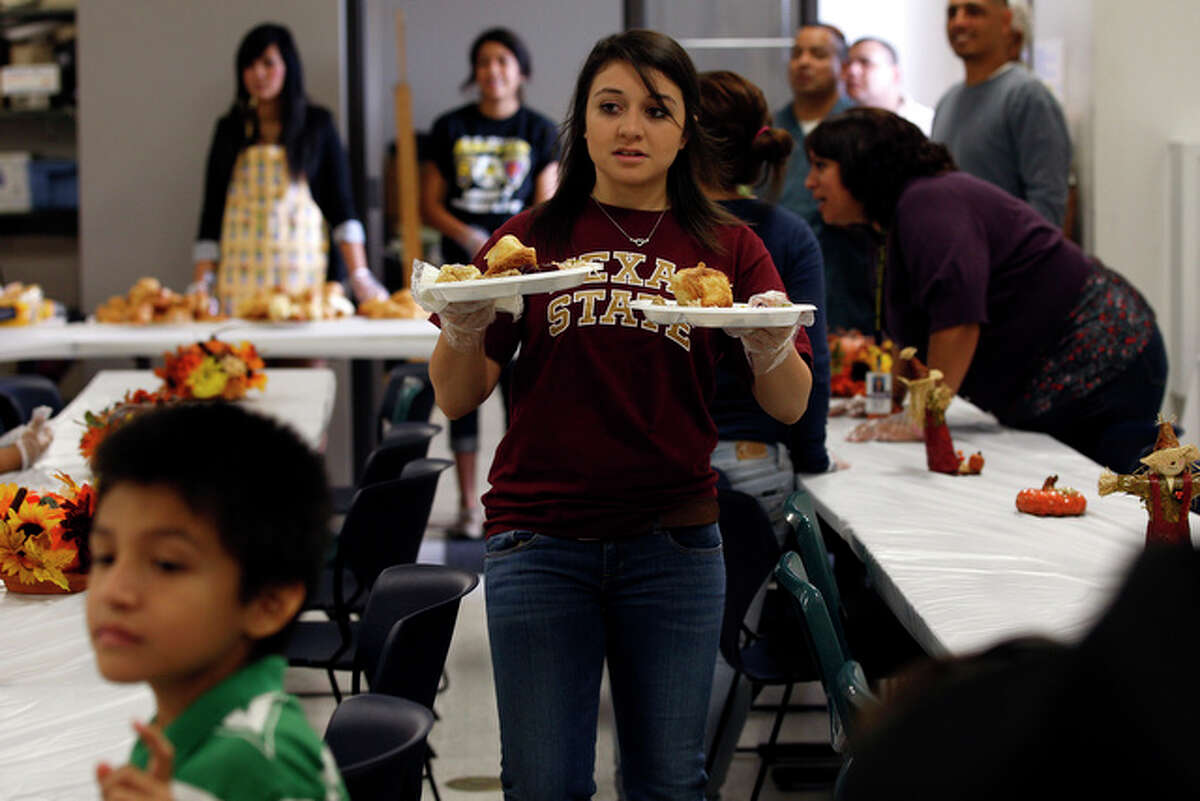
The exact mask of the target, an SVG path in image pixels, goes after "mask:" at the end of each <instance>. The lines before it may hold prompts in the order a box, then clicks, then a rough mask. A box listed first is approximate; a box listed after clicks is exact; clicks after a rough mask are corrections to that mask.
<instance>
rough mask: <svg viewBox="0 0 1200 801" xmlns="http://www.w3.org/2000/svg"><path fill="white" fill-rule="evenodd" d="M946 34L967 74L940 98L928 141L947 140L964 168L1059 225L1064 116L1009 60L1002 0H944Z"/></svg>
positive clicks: (1065, 167) (1066, 154)
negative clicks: (1027, 204)
mask: <svg viewBox="0 0 1200 801" xmlns="http://www.w3.org/2000/svg"><path fill="white" fill-rule="evenodd" d="M946 35H947V37H948V38H949V41H950V47H951V48H952V49H953V50H954V54H955V55H956V56H958V57H959V58H960V59H961V60H962V62H963V68H964V70H965V72H966V78H965V80H964V81H963V82H962V83H959V84H956V85H954V86H952V87H951V88H950V89H949V91H947V92H946V94H945V95H943V96H942V99H941V100H940V101H938V104H937V109H936V112H935V114H934V118H933V134H932V136H931V137H930V138H932V139H933V140H934V141H937V142H942V143H944V144H945V145H946V147H947V148H949V150H950V154H951V155H952V156H954V160H955V161H956V162H957V163H958V166H959V167H960V168H961V169H962V170H964V171H965V172H968V173H971V174H972V175H975V176H976V177H978V178H982V179H983V180H985V181H989V182H991V183H993V184H995V185H997V186H999V187H1000V188H1001V189H1003V190H1005V191H1006V192H1008V193H1009V194H1011V195H1014V196H1016V197H1019V198H1021V199H1022V200H1024V201H1026V202H1027V203H1029V205H1031V206H1033V207H1034V208H1035V209H1037V210H1038V211H1039V212H1040V213H1041V215H1042V216H1043V217H1045V218H1046V219H1047V220H1049V221H1050V222H1052V223H1054V224H1055V225H1058V226H1061V225H1062V224H1063V219H1064V217H1065V216H1066V210H1067V183H1068V176H1069V174H1070V170H1071V139H1070V136H1069V134H1068V133H1067V121H1066V119H1065V118H1064V117H1063V112H1062V108H1061V107H1060V106H1059V105H1058V101H1057V100H1055V99H1054V95H1052V94H1051V93H1050V90H1049V89H1047V88H1046V86H1045V85H1044V84H1043V83H1042V82H1041V81H1040V80H1038V79H1037V77H1035V76H1034V75H1033V74H1032V73H1030V72H1029V70H1027V69H1026V68H1025V67H1024V66H1022V65H1021V64H1018V63H1015V62H1013V61H1010V60H1009V55H1010V50H1011V47H1012V42H1013V31H1012V11H1011V9H1009V7H1008V4H1007V2H1006V0H949V1H948V3H947V5H946Z"/></svg>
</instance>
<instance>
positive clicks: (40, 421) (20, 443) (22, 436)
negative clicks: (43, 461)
mask: <svg viewBox="0 0 1200 801" xmlns="http://www.w3.org/2000/svg"><path fill="white" fill-rule="evenodd" d="M49 417H50V407H49V406H39V407H37V408H36V409H34V410H33V417H32V418H31V419H30V421H29V422H28V423H27V424H25V425H23V426H21V427H20V428H18V429H17V431H18V432H19V433H17V438H16V441H15V442H14V443H13V444H14V445H16V446H17V451H19V452H20V454H21V469H22V470H28V469H29V468H31V467H33V465H34V463H35V462H36V461H37V460H38V459H39V458H41V456H42V454H43V453H45V452H46V449H47V448H49V447H50V443H51V442H53V441H54V429H52V428H50V426H49V425H48V424H47V422H46V420H47V419H48V418H49Z"/></svg>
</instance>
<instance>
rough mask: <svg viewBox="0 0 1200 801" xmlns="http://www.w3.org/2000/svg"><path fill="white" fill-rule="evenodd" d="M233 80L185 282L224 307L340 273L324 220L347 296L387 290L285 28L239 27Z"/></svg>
mask: <svg viewBox="0 0 1200 801" xmlns="http://www.w3.org/2000/svg"><path fill="white" fill-rule="evenodd" d="M234 82H235V93H236V99H235V100H234V103H233V107H232V108H231V109H230V110H229V112H228V113H227V114H226V115H225V116H224V117H221V119H219V120H218V121H217V127H216V130H215V131H213V138H212V145H211V146H210V148H209V151H208V168H207V171H206V174H205V181H204V207H203V209H202V211H201V215H200V232H199V234H198V236H197V237H196V244H195V247H194V248H193V255H192V258H193V261H194V262H195V269H194V272H193V281H194V283H193V284H192V287H193V289H198V288H201V287H204V288H207V289H209V290H212V289H214V288H215V295H216V297H217V299H218V300H219V301H220V304H221V308H222V311H224V312H226V313H229V314H232V313H234V312H235V311H236V306H237V304H238V302H239V301H240V300H241V299H243V298H246V297H249V296H251V295H253V294H254V292H255V290H258V289H260V288H263V287H266V288H270V287H273V286H282V287H285V288H286V289H288V290H289V291H295V290H300V289H307V288H311V287H319V286H321V285H322V284H323V283H324V282H325V280H326V276H327V274H331V273H332V275H333V276H334V277H335V278H336V277H338V275H339V271H336V270H335V271H330V270H329V269H328V264H329V262H330V259H329V253H328V251H329V245H328V242H329V236H328V234H327V233H326V227H327V226H328V227H329V228H332V229H333V241H334V242H336V243H337V244H338V250H339V252H340V255H341V257H342V259H343V260H344V262H345V265H346V270H347V272H348V274H349V277H350V284H351V287H352V288H353V290H354V295H355V297H356V298H357V299H358V300H359V301H362V300H366V299H367V298H370V297H383V296H386V295H387V290H385V289H384V288H383V286H382V285H381V284H380V283H379V282H378V280H376V278H375V276H374V275H373V274H372V273H371V271H370V269H369V268H368V267H367V256H366V250H365V249H364V248H363V242H364V241H365V235H364V231H363V226H362V223H361V222H360V221H359V220H358V219H357V215H356V214H355V211H354V199H353V197H352V196H351V194H350V176H349V167H348V165H347V163H346V152H345V150H343V149H342V143H341V139H340V138H339V137H338V132H337V128H336V127H335V126H334V122H333V116H332V115H331V114H330V113H329V111H328V110H327V109H325V108H322V107H321V106H317V105H314V104H313V103H311V102H309V100H308V97H307V96H306V95H305V93H304V72H303V68H302V67H301V64H300V53H299V52H298V51H297V50H296V45H295V43H294V42H293V40H292V35H291V33H290V32H289V31H288V30H287V28H284V27H282V26H280V25H271V24H266V25H259V26H258V27H256V28H254V29H253V30H251V31H250V32H249V33H247V34H246V36H245V38H244V39H242V43H241V45H240V46H239V47H238V52H237V60H236V65H235V67H234Z"/></svg>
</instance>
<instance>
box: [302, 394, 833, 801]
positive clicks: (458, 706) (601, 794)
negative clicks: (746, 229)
mask: <svg viewBox="0 0 1200 801" xmlns="http://www.w3.org/2000/svg"><path fill="white" fill-rule="evenodd" d="M501 414H502V411H501V406H500V403H499V401H498V399H497V398H492V399H490V400H489V401H488V403H487V404H485V406H484V408H483V415H482V421H483V424H482V431H481V432H480V433H481V446H482V451H481V453H480V476H481V478H480V482H481V484H482V483H483V482H484V481H485V480H486V475H487V463H488V462H489V461H490V457H491V453H492V451H493V450H494V449H495V446H496V443H497V442H498V441H499V437H500V433H501ZM434 415H435V417H434V422H439V423H441V424H443V425H444V424H445V420H444V418H442V419H439V413H438V412H436V411H435V412H434ZM430 455H431V456H443V457H447V458H448V457H449V453H448V448H447V445H446V437H445V434H440V435H438V437H437V438H436V439H435V440H434V443H433V446H432V447H431V448H430ZM457 502H458V496H457V489H456V487H455V479H454V475H453V471H452V470H447V471H446V472H445V473H443V475H442V481H441V484H440V485H439V487H438V493H437V496H436V498H435V500H434V509H433V513H432V514H431V516H430V530H429V532H428V533H427V534H426V542H425V545H424V547H423V548H422V556H421V561H430V562H440V561H442V559H443V556H444V553H445V547H444V546H445V542H444V540H443V539H442V528H444V527H445V526H446V525H447V524H449V523H450V522H451V521H452V520H453V519H454V516H455V509H456V505H457ZM446 673H447V677H448V679H449V686H448V687H447V688H446V690H445V691H444V692H442V693H441V694H440V695H439V696H438V700H437V712H438V715H440V717H441V719H440V720H439V721H438V722H437V723H436V724H435V725H434V728H433V732H432V734H431V736H430V742H431V744H432V745H433V748H434V751H435V752H436V753H437V759H435V760H434V763H433V770H434V776H435V778H436V779H437V783H438V788H439V790H440V792H441V795H442V799H443V801H498V800H499V799H501V798H502V794H501V792H500V790H499V789H494V788H496V787H497V786H498V785H497V784H496V783H495V782H494V780H496V778H497V777H498V776H499V774H500V738H499V727H498V723H497V719H496V704H495V696H494V690H493V686H492V671H491V660H490V658H489V655H488V644H487V626H486V622H485V617H484V592H483V587H482V585H481V586H480V587H479V588H477V589H476V590H475V591H474V592H472V593H471V594H470V595H469V596H467V597H466V598H465V599H464V601H463V604H462V607H461V610H460V612H459V616H458V625H457V627H456V629H455V632H454V640H453V642H452V643H451V646H450V654H449V657H448V659H447V665H446ZM288 688H289V689H291V690H292V691H294V692H300V693H303V694H304V697H303V703H304V706H305V709H306V711H307V712H308V715H309V719H310V720H311V721H312V723H313V726H314V727H315V728H316V729H317V730H318V731H323V730H324V727H325V722H326V721H327V720H328V718H329V715H330V714H331V713H332V711H333V700H332V697H330V696H325V695H313V694H312V693H323V692H327V690H328V685H327V683H326V680H325V676H324V673H321V672H318V671H304V670H293V671H291V672H290V673H289V676H288ZM820 695H821V694H820V688H819V687H816V686H815V685H814V686H809V687H806V688H805V693H804V698H803V699H801V700H805V701H807V700H812V701H817V700H819V699H820ZM769 723H770V721H769V716H768V715H767V713H753V714H752V716H751V719H750V721H749V722H748V724H747V726H746V729H745V731H744V732H743V735H742V742H743V744H754V743H757V742H759V741H761V740H765V739H766V737H767V734H768V732H769ZM828 726H829V724H828V720H827V718H826V717H825V716H824V715H823V714H809V715H797V714H794V713H793V714H792V715H790V716H789V717H788V720H787V722H786V723H785V726H784V731H783V735H782V736H781V740H783V741H785V742H786V741H794V740H813V741H821V740H825V741H827V738H828V732H829V728H828ZM757 770H758V759H757V757H756V756H754V755H753V754H747V755H744V756H743V755H739V756H737V757H736V758H735V759H734V763H733V766H732V767H731V768H730V772H729V776H728V779H727V781H726V783H725V786H724V788H723V790H722V796H721V797H722V798H723V799H726V801H742V800H743V799H747V798H749V796H750V791H751V788H752V787H753V785H754V778H755V774H756V772H757ZM486 780H493V781H486ZM462 785H466V786H476V787H481V788H491V789H477V790H467V789H456V786H462ZM596 785H597V792H596V796H595V798H596V799H597V801H613V799H616V790H615V789H614V785H613V724H612V714H611V707H610V706H609V698H608V691H607V685H606V686H605V687H604V688H603V695H602V698H601V712H600V731H599V734H598V737H597V744H596ZM424 797H425V798H430V797H432V796H431V795H430V793H429V792H428V788H426V791H425V795H424ZM829 797H830V794H829V793H827V792H808V793H805V792H791V793H784V792H781V791H779V790H778V789H777V788H776V787H775V786H774V784H773V783H772V781H771V780H770V779H768V780H767V783H766V786H765V788H764V790H763V792H762V794H761V795H760V798H761V799H762V801H777V800H778V799H783V798H787V799H796V800H797V801H806V800H807V799H812V800H814V801H815V800H816V799H827V798H829Z"/></svg>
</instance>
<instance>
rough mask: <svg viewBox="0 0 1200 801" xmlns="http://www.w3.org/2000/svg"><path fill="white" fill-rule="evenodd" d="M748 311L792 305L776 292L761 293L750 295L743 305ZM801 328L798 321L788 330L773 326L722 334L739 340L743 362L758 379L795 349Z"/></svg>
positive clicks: (735, 329) (730, 329) (733, 330)
mask: <svg viewBox="0 0 1200 801" xmlns="http://www.w3.org/2000/svg"><path fill="white" fill-rule="evenodd" d="M746 305H747V306H750V307H768V306H789V305H791V301H790V300H788V297H787V295H785V294H783V293H782V292H780V291H778V290H775V289H773V290H771V291H769V292H760V293H758V294H757V295H752V296H751V297H750V299H749V300H748V301H747V302H746ZM799 327H800V321H799V320H797V321H796V322H795V323H793V324H792V325H791V326H772V327H770V328H726V329H724V331H725V333H726V334H728V335H729V336H731V337H736V338H737V339H739V340H741V342H742V348H743V349H744V350H745V351H746V359H747V360H748V361H749V362H750V369H751V370H752V371H753V372H754V376H755V377H756V378H757V377H758V376H760V375H766V374H767V373H769V372H771V371H772V370H774V369H775V368H776V367H778V366H779V365H781V364H783V360H784V359H786V358H787V356H788V352H789V351H791V350H793V349H794V348H795V345H794V344H793V343H794V341H795V339H796V329H797V328H799Z"/></svg>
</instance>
